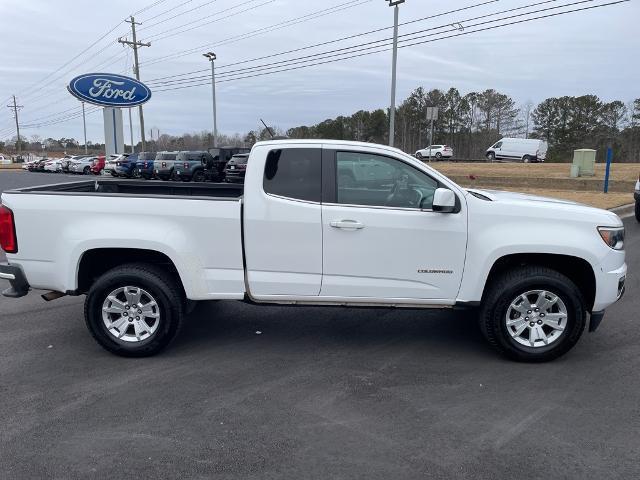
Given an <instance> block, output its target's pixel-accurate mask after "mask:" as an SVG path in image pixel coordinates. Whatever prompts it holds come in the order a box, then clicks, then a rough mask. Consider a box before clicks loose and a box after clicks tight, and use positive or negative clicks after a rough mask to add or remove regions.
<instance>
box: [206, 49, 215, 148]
mask: <svg viewBox="0 0 640 480" xmlns="http://www.w3.org/2000/svg"><path fill="white" fill-rule="evenodd" d="M202 55H203V56H205V57H207V58H208V59H209V61H210V62H211V98H212V99H213V147H214V148H215V147H217V146H218V119H217V116H216V67H215V60H216V58H217V57H216V54H215V53H213V52H207V53H203V54H202Z"/></svg>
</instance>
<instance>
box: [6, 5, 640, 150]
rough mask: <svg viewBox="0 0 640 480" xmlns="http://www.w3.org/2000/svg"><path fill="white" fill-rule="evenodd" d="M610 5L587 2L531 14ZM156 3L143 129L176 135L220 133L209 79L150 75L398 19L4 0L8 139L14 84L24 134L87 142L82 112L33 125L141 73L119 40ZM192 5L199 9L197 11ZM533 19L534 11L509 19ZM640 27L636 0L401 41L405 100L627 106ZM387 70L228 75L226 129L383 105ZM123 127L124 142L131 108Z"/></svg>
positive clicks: (420, 10) (366, 59)
mask: <svg viewBox="0 0 640 480" xmlns="http://www.w3.org/2000/svg"><path fill="white" fill-rule="evenodd" d="M539 1H540V0H499V1H495V2H493V3H489V4H486V5H484V6H480V7H476V8H472V9H469V10H467V11H464V12H459V13H454V14H450V15H447V16H443V17H439V18H435V19H431V20H425V21H421V22H415V23H412V24H410V25H406V26H401V27H400V34H401V35H402V34H407V33H410V32H415V31H417V30H424V29H428V28H433V27H442V28H440V30H432V31H430V32H425V34H435V33H438V34H439V35H444V34H445V33H443V32H447V31H448V30H451V27H444V26H445V25H450V24H452V23H454V22H461V23H462V26H464V27H465V28H466V30H465V31H467V32H468V31H470V30H472V28H471V27H470V26H469V25H471V24H473V23H477V22H478V21H481V20H474V21H467V19H470V18H473V17H477V16H481V15H486V14H489V13H494V12H499V11H502V10H506V9H511V8H516V7H520V6H525V5H531V4H532V3H538V2H539ZM575 1H576V0H558V1H548V2H544V4H543V5H539V6H537V7H531V8H529V9H528V10H520V11H518V12H512V13H507V14H502V15H498V16H494V17H487V18H486V19H484V20H485V21H486V20H487V19H496V18H500V17H504V16H505V15H514V14H516V13H522V12H526V11H532V10H538V9H542V8H548V7H553V6H558V5H564V4H569V3H573V2H575ZM609 1H611V0H595V1H586V2H581V3H580V4H579V5H576V6H574V7H566V8H558V9H556V10H551V11H548V12H543V13H538V14H533V15H532V16H538V15H545V14H549V13H553V12H560V11H565V10H567V9H569V8H580V7H586V6H591V5H598V4H604V3H608V2H609ZM154 3H157V5H154V6H151V7H150V8H148V9H146V10H145V11H143V12H140V13H139V14H138V15H137V16H136V20H138V21H141V22H142V23H143V25H141V26H139V27H138V28H139V32H138V38H139V40H141V41H147V40H150V41H151V44H152V45H151V47H149V48H142V49H141V50H140V61H141V79H142V81H144V82H149V83H150V84H151V85H152V87H151V88H152V91H154V93H153V98H152V99H151V100H150V101H149V103H148V104H147V105H146V106H145V123H146V127H147V128H146V129H147V132H148V131H149V129H150V128H151V127H154V128H157V129H160V131H161V133H169V134H181V133H185V132H195V131H202V130H210V129H211V87H210V85H209V86H207V85H203V86H197V87H192V88H183V89H179V90H172V91H165V92H160V91H158V90H159V89H160V88H161V87H159V86H157V85H156V86H154V84H153V80H154V79H157V78H158V77H171V76H173V75H176V74H181V73H185V72H191V71H197V70H201V69H204V70H205V71H204V72H203V73H194V74H191V76H198V75H207V70H206V69H207V68H209V63H208V61H207V60H206V59H205V58H204V57H202V55H201V54H202V53H203V52H205V51H207V50H213V51H215V52H216V53H217V55H218V61H217V62H216V65H217V66H219V69H218V72H219V73H220V74H221V75H220V79H222V73H223V72H224V71H225V65H227V67H226V70H227V71H228V70H233V69H238V68H247V67H248V66H252V65H264V64H265V63H268V62H276V61H281V60H286V59H291V58H296V57H300V56H303V55H310V54H314V53H319V52H323V51H326V50H333V49H337V48H343V47H347V46H351V45H356V44H360V43H363V42H367V41H372V40H379V39H384V38H388V37H389V36H390V35H391V31H390V30H385V31H382V32H379V33H377V34H371V35H367V36H363V37H359V38H356V39H352V40H348V41H343V42H339V43H333V44H330V45H327V46H324V47H321V48H317V49H312V50H305V51H302V52H297V53H294V54H290V55H286V56H278V57H273V58H271V59H268V60H266V61H265V60H262V61H259V62H256V63H248V64H241V65H238V66H235V67H234V66H229V64H233V63H237V62H240V61H243V60H247V59H252V58H255V57H260V56H264V55H270V54H274V53H279V52H283V51H286V50H290V49H295V48H299V47H304V46H307V45H312V44H316V43H320V42H325V41H329V40H333V39H336V38H340V37H344V36H348V35H354V34H358V33H362V32H366V31H370V30H374V29H377V28H383V27H388V26H390V25H392V24H393V10H392V9H391V8H389V7H388V6H387V2H386V1H383V0H368V1H367V0H358V1H354V0H352V1H351V2H349V1H348V0H322V1H320V0H316V1H302V0H253V1H247V0H215V1H211V0H191V1H188V2H187V1H185V0H159V1H158V0H155V1H153V0H145V1H136V0H129V1H124V0H111V1H109V2H87V1H79V0H76V1H70V0H56V1H50V0H0V18H1V19H2V23H1V25H2V28H1V29H0V45H1V47H0V48H1V50H0V70H1V73H0V98H1V99H2V101H3V103H2V105H1V107H2V110H1V111H0V139H6V138H10V137H11V136H12V135H15V131H14V130H12V128H13V127H12V125H13V119H12V117H11V112H10V110H9V109H8V108H6V107H5V105H7V104H8V103H9V97H10V95H12V94H14V93H15V94H16V97H17V100H18V103H19V104H21V105H24V108H23V109H22V110H21V111H20V123H21V124H23V125H25V127H24V128H23V130H22V132H21V133H23V134H24V135H26V136H28V137H30V136H31V135H33V134H38V135H40V136H41V137H54V138H60V137H63V136H64V137H74V138H76V139H82V119H81V118H75V119H70V120H67V121H64V122H60V123H54V124H51V125H48V126H41V127H36V128H28V127H27V126H28V125H34V124H42V123H46V122H56V121H58V120H63V119H65V117H67V116H69V115H72V114H74V113H75V112H77V111H79V110H78V109H79V103H78V101H77V100H76V99H75V98H73V97H71V95H70V94H69V93H68V92H67V91H66V88H65V87H66V85H67V83H68V82H69V80H70V79H71V78H72V77H74V76H75V75H78V74H81V73H88V72H95V71H101V72H104V71H107V72H113V73H124V72H127V74H131V66H130V65H131V52H130V51H129V50H130V49H128V48H126V47H124V46H122V45H120V44H118V43H117V41H116V39H117V37H118V36H120V35H126V34H127V33H128V32H129V33H130V30H129V25H128V24H126V23H122V20H123V19H124V17H125V16H127V15H129V14H131V13H133V12H136V11H138V10H141V9H144V8H145V7H148V6H150V5H152V4H154ZM478 3H481V0H455V1H454V0H449V1H442V0H407V1H406V3H405V4H403V5H402V6H401V7H400V22H406V21H410V20H414V19H419V18H422V17H426V16H429V15H433V14H437V13H440V12H445V11H448V10H452V9H455V8H462V7H465V6H471V5H474V4H478ZM345 4H353V6H349V5H345ZM337 5H344V6H345V7H349V8H345V9H343V10H341V11H339V12H337V13H332V14H328V15H324V16H319V17H317V18H313V17H311V18H310V19H309V18H308V19H307V21H304V22H299V23H296V22H295V21H293V19H296V18H299V17H302V16H305V15H308V14H311V13H313V12H318V11H320V10H323V9H326V8H330V7H333V6H337ZM191 9H193V11H190V12H189V10H191ZM184 12H187V13H184ZM183 13H184V14H183ZM153 17H155V18H153ZM523 18H527V17H518V18H517V19H513V20H518V19H523ZM513 20H511V21H513ZM212 21H213V23H208V24H205V25H203V26H199V25H202V24H204V23H205V22H212ZM639 22H640V1H639V0H632V1H630V2H628V3H623V4H619V5H613V6H609V7H604V8H597V9H593V10H589V11H583V12H578V13H572V14H568V15H561V16H557V17H554V18H546V19H542V20H536V21H532V22H528V23H521V24H518V25H514V26H507V27H504V28H499V29H495V30H492V31H485V32H479V33H472V34H469V35H464V36H460V37H458V38H450V39H444V40H439V41H436V42H432V43H426V44H422V45H416V46H410V47H407V48H402V49H400V50H399V55H398V103H399V102H400V101H401V100H402V99H403V98H405V97H406V96H407V94H408V93H409V92H410V91H411V90H413V89H414V88H416V87H418V86H423V87H424V88H426V89H430V88H441V89H447V88H449V87H451V86H455V87H457V88H458V89H459V90H460V91H461V92H462V93H463V94H464V93H466V92H469V91H474V90H483V89H486V88H495V89H497V90H499V91H501V92H504V93H507V94H509V95H511V96H512V97H514V99H515V100H516V101H517V102H518V103H519V104H521V103H524V102H527V101H533V102H538V101H540V100H542V99H544V98H547V97H550V96H561V95H581V94H587V93H592V94H596V95H598V96H600V97H601V98H603V99H605V100H614V99H620V100H623V101H625V102H627V101H629V100H632V99H634V98H638V97H640V88H639V86H638V85H639V84H640V82H639V79H640V62H638V58H639V55H640V53H639V52H640V48H639V47H640V34H639V33H638V24H639ZM498 23H504V22H498ZM276 24H281V25H280V27H279V28H278V29H272V28H266V27H271V26H274V25H276ZM486 26H488V25H486ZM114 28H115V29H114ZM476 28H477V27H476ZM111 29H114V30H113V31H112V32H111V33H109V34H108V35H107V36H106V37H105V38H104V39H103V40H101V41H99V42H98V43H96V44H95V45H93V46H92V47H91V48H88V50H87V51H86V52H85V53H83V54H82V55H81V56H80V57H78V58H77V59H75V60H73V61H71V60H72V59H73V57H75V56H76V55H77V54H79V53H81V52H82V51H83V50H85V49H87V47H90V45H92V44H93V43H94V42H95V41H96V40H98V39H99V38H100V37H101V36H102V35H104V34H106V33H107V32H109V30H111ZM260 29H263V30H262V32H259V34H256V35H254V36H253V37H252V38H246V39H241V40H236V41H232V42H228V43H226V44H224V45H216V43H219V42H221V41H224V40H225V39H227V40H228V39H230V38H232V37H237V36H239V35H241V34H245V33H248V32H253V31H256V30H260ZM446 34H447V35H450V34H451V32H449V33H446ZM423 35H424V34H423ZM163 37H164V38H163ZM430 38H436V37H435V36H432V37H430ZM189 49H194V52H192V53H188V54H183V55H181V56H174V58H167V59H162V60H161V61H155V62H154V60H155V59H159V57H163V56H167V55H170V54H174V53H177V52H181V51H184V50H189ZM70 61H71V62H70ZM68 62H70V63H68ZM67 63H68V64H67ZM390 65H391V53H390V52H381V53H377V54H374V55H369V56H363V57H360V58H354V59H350V60H345V61H341V62H336V63H329V64H325V65H319V66H313V67H310V68H305V69H299V70H294V71H288V72H283V73H276V74H272V75H265V76H258V77H254V78H246V79H240V80H234V81H229V82H224V83H219V84H218V86H217V93H218V125H219V127H218V128H219V130H220V131H222V132H224V133H229V134H232V133H235V132H246V131H248V130H250V129H255V128H258V125H259V119H260V118H264V119H265V120H266V121H267V122H268V123H270V124H272V125H277V126H279V127H281V128H283V129H286V128H289V127H292V126H297V125H304V124H306V125H310V124H313V123H317V122H319V121H322V120H324V119H326V118H330V117H335V116H337V115H341V114H342V115H350V114H351V113H353V112H355V111H357V110H360V109H375V108H386V107H387V106H388V104H389V90H390ZM205 81H206V80H205ZM156 83H157V80H156ZM134 127H135V130H136V133H135V135H136V137H138V138H139V133H138V131H139V127H138V122H137V120H134ZM87 128H88V138H89V140H93V141H100V142H102V141H103V138H104V134H103V131H102V128H103V127H102V116H101V114H100V112H99V111H98V112H97V113H93V114H91V115H88V116H87ZM125 132H126V134H125V138H126V141H127V142H128V141H129V128H128V119H127V117H126V115H125ZM147 136H148V133H147Z"/></svg>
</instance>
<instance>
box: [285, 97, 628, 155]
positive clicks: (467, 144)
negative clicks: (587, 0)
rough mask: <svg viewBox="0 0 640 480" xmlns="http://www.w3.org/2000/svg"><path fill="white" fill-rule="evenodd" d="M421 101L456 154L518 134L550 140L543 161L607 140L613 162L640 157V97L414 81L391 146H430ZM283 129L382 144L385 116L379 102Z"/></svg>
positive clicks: (440, 138) (436, 136)
mask: <svg viewBox="0 0 640 480" xmlns="http://www.w3.org/2000/svg"><path fill="white" fill-rule="evenodd" d="M427 107H438V109H439V115H438V119H437V120H436V121H435V122H434V125H433V143H434V144H447V145H450V146H451V147H453V149H454V153H455V156H456V157H458V158H463V159H465V158H467V159H477V158H482V157H484V154H485V151H486V149H487V148H488V147H489V146H491V145H492V144H493V143H494V142H496V141H498V140H499V139H500V138H502V137H522V138H541V139H544V140H546V141H547V142H549V153H548V157H547V158H548V160H549V161H558V162H563V161H566V162H568V161H571V158H572V152H573V150H575V149H577V148H593V149H596V150H598V159H599V160H603V159H604V155H605V153H604V152H605V150H606V148H607V146H611V147H612V148H613V149H614V155H615V159H616V161H626V162H640V98H639V99H636V100H634V101H632V102H630V103H629V104H625V103H623V102H622V101H619V100H615V101H613V102H605V101H603V100H601V99H599V98H598V97H597V96H595V95H583V96H578V97H568V96H565V97H559V98H548V99H546V100H544V101H543V102H541V103H540V104H538V105H533V104H532V103H531V102H528V103H526V104H524V105H519V106H518V105H517V104H516V102H515V100H514V99H513V98H511V97H510V96H509V95H506V94H504V93H501V92H498V91H496V90H493V89H488V90H485V91H483V92H470V93H467V94H465V95H462V94H461V93H460V91H459V90H458V89H457V88H450V89H449V90H447V91H443V90H439V89H432V90H429V91H427V90H425V89H424V88H422V87H419V88H416V89H415V90H414V91H413V92H411V94H410V95H409V96H408V97H407V98H406V99H405V100H404V101H403V102H402V103H401V104H400V106H399V107H397V109H396V130H395V139H394V142H395V146H397V147H398V148H400V149H402V150H404V151H405V152H408V153H414V152H415V151H416V150H418V149H420V148H423V147H425V146H427V145H428V143H429V136H430V122H429V121H427ZM286 133H287V136H289V137H290V138H326V139H336V140H359V141H366V142H375V143H388V139H389V116H388V111H385V110H382V109H378V110H373V111H365V110H361V111H358V112H356V113H354V114H353V115H351V116H339V117H337V118H334V119H327V120H324V121H323V122H320V123H318V124H316V125H311V126H300V127H294V128H291V129H289V130H288V131H287V132H286Z"/></svg>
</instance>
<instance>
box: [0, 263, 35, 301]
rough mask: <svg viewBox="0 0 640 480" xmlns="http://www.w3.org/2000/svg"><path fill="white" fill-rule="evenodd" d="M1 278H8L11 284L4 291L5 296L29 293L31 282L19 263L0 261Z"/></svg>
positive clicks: (14, 296) (11, 296)
mask: <svg viewBox="0 0 640 480" xmlns="http://www.w3.org/2000/svg"><path fill="white" fill-rule="evenodd" d="M0 279H4V280H8V281H9V284H10V285H11V286H10V287H9V288H7V289H6V290H4V291H3V292H2V295H4V296H5V297H10V298H20V297H24V296H25V295H26V294H27V293H29V288H30V287H29V282H27V277H25V276H24V272H23V271H22V268H20V267H19V266H18V265H9V264H8V263H0Z"/></svg>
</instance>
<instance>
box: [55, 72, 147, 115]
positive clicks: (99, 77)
mask: <svg viewBox="0 0 640 480" xmlns="http://www.w3.org/2000/svg"><path fill="white" fill-rule="evenodd" d="M67 88H68V90H69V92H70V93H71V95H73V96H74V97H76V98H78V99H80V100H82V101H83V102H89V103H93V104H95V105H102V106H105V107H133V106H136V105H142V104H143V103H145V102H146V101H147V100H149V99H150V98H151V90H149V87H147V86H146V85H145V84H144V83H142V82H139V81H138V80H136V79H135V78H131V77H125V76H123V75H116V74H114V73H85V74H84V75H80V76H78V77H76V78H74V79H73V80H71V82H69V86H68V87H67Z"/></svg>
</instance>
